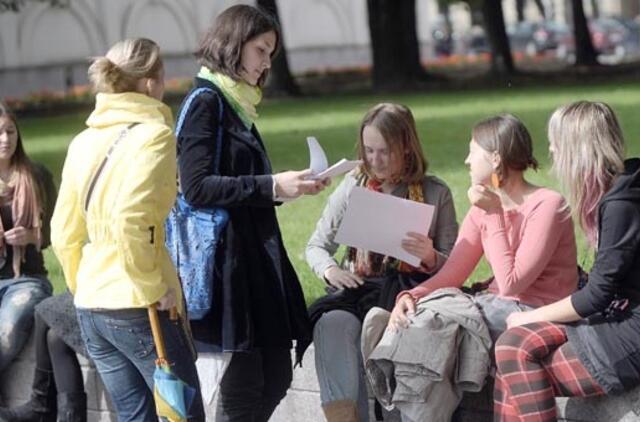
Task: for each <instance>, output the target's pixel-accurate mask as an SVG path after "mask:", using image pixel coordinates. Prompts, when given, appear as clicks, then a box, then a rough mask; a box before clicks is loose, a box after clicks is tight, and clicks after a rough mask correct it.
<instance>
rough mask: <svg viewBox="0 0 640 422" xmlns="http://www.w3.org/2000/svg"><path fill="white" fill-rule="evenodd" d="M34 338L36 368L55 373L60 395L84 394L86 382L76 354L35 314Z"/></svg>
mask: <svg viewBox="0 0 640 422" xmlns="http://www.w3.org/2000/svg"><path fill="white" fill-rule="evenodd" d="M33 337H34V341H35V348H36V368H38V369H42V370H45V371H53V373H54V379H55V383H56V389H57V391H58V392H59V393H69V394H77V393H84V382H83V379H82V372H81V370H80V364H79V363H78V358H77V357H76V352H74V351H73V349H72V348H70V347H69V346H67V345H66V344H65V342H64V341H62V339H61V338H60V337H58V336H57V335H55V333H54V332H53V331H51V330H49V326H48V325H47V323H46V322H45V321H44V320H43V319H42V318H41V317H40V315H38V313H37V312H36V313H35V318H34V330H33Z"/></svg>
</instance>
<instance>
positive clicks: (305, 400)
mask: <svg viewBox="0 0 640 422" xmlns="http://www.w3.org/2000/svg"><path fill="white" fill-rule="evenodd" d="M313 352H314V351H313V347H310V348H309V350H308V351H307V353H306V354H305V357H304V361H303V364H302V368H296V369H295V370H294V372H293V383H292V385H291V389H290V390H289V393H288V394H287V397H285V399H284V400H283V401H282V403H280V406H278V408H277V409H276V412H275V413H274V415H273V417H272V418H271V422H298V421H304V422H324V420H325V419H324V416H323V414H322V410H321V407H320V393H319V388H318V380H317V378H316V374H315V366H314V353H313ZM33 356H34V351H33V341H32V340H29V343H28V344H27V346H26V347H25V349H24V350H23V351H22V353H21V354H20V356H19V357H18V359H17V360H16V361H15V362H14V364H13V365H11V367H10V368H9V369H8V370H7V371H5V372H4V373H3V374H2V379H0V394H1V395H2V397H3V398H5V399H6V400H7V402H8V403H9V405H17V404H20V403H23V402H25V401H26V400H28V398H29V392H30V389H31V380H32V375H33V369H34V364H33ZM80 363H81V366H82V372H83V374H84V378H85V390H86V391H87V408H88V412H89V422H115V421H116V417H115V414H114V413H113V412H112V410H111V406H110V403H109V400H108V398H107V395H106V392H105V390H104V387H103V385H102V382H101V381H100V379H99V376H98V374H97V372H96V370H95V368H94V367H93V366H92V365H90V363H89V362H88V361H87V360H86V359H84V358H82V357H81V358H80ZM557 403H558V410H559V415H560V420H561V421H567V422H569V421H571V422H640V388H638V389H635V390H633V391H630V392H628V393H626V394H623V395H621V396H615V397H613V396H606V397H600V398H590V399H562V398H561V399H558V400H557ZM371 404H372V405H371V406H370V409H371V413H370V416H369V417H370V421H371V422H373V421H375V417H374V415H373V401H371ZM206 412H207V420H210V421H213V420H214V418H213V414H214V412H213V408H212V407H211V406H208V407H207V408H206ZM490 412H491V391H490V389H487V390H485V391H483V392H481V393H478V394H471V395H468V396H465V399H464V400H463V402H462V404H461V406H460V408H459V409H458V411H457V412H456V414H455V415H454V418H453V421H454V422H490V421H491V420H492V418H491V413H490ZM385 421H393V422H399V421H400V418H399V416H398V414H397V413H396V412H392V413H386V412H385Z"/></svg>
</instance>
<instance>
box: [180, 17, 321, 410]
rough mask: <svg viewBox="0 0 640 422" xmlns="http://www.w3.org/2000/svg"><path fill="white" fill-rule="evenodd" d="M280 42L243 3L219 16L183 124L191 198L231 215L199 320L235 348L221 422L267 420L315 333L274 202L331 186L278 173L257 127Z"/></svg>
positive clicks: (206, 336) (204, 331)
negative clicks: (296, 357)
mask: <svg viewBox="0 0 640 422" xmlns="http://www.w3.org/2000/svg"><path fill="white" fill-rule="evenodd" d="M279 44H280V32H279V29H278V25H277V23H276V21H275V20H274V19H273V17H271V16H270V15H267V14H266V13H264V12H263V11H261V10H259V9H256V8H254V7H251V6H246V5H238V6H233V7H230V8H228V9H226V10H225V11H224V12H222V14H220V16H218V18H217V19H216V21H215V23H214V25H213V26H212V27H211V28H210V30H209V31H208V33H207V34H206V36H205V37H204V39H203V40H202V42H201V44H200V47H199V49H198V51H197V57H198V58H199V62H200V64H201V65H202V67H201V69H200V73H199V74H198V77H197V78H196V81H195V88H194V90H193V91H192V92H191V93H190V94H189V97H188V98H189V100H188V101H186V102H185V104H184V105H183V110H182V111H181V121H180V122H179V126H180V128H181V129H180V133H179V136H178V164H179V174H180V187H181V189H182V192H183V194H184V197H185V199H186V200H187V202H189V203H190V204H191V205H193V206H196V207H205V208H212V207H222V208H224V209H226V210H227V211H228V213H229V221H228V223H227V225H226V228H225V230H224V232H223V235H222V239H221V242H220V243H219V244H218V249H217V251H216V254H217V256H216V259H215V268H214V273H215V277H216V280H218V281H219V283H216V285H214V299H213V301H214V303H213V306H212V307H211V310H210V312H209V313H208V314H206V315H205V316H204V317H203V318H202V319H201V320H197V321H192V329H193V334H194V337H195V339H196V340H199V341H201V342H204V343H206V344H208V345H209V350H211V349H213V350H215V351H217V352H233V355H232V357H231V361H230V363H229V366H228V368H227V370H226V372H225V374H224V376H223V377H222V380H221V382H220V397H219V401H218V409H217V417H216V420H218V421H267V420H268V419H269V416H270V415H271V414H272V413H273V411H274V410H275V408H276V406H277V405H278V403H279V402H280V400H281V399H282V398H283V397H284V396H285V394H286V391H287V389H288V388H289V384H290V383H291V377H292V368H291V355H290V349H291V346H292V340H294V339H295V340H301V339H307V338H309V337H310V324H309V318H308V316H307V310H306V306H305V302H304V297H303V294H302V289H301V288H300V284H299V282H298V278H297V276H296V273H295V271H294V269H293V266H292V265H291V262H290V261H289V258H288V257H287V252H286V251H285V248H284V245H283V242H282V236H281V234H280V228H279V226H278V221H277V219H276V212H275V205H276V204H277V202H276V201H277V199H280V198H281V199H293V198H297V197H299V196H300V195H303V194H315V193H317V192H319V191H320V190H321V189H322V188H323V187H324V183H323V182H321V181H312V180H307V179H306V178H307V176H309V175H310V173H309V171H287V172H283V173H277V174H273V172H272V168H271V163H270V161H269V158H268V157H267V152H266V150H265V147H264V144H263V142H262V138H261V137H260V134H259V133H258V130H257V128H256V125H255V123H256V121H257V118H258V114H257V112H256V106H257V105H258V103H259V102H260V99H261V96H262V94H261V87H262V85H263V84H264V82H265V80H266V78H267V75H268V71H269V68H270V67H271V59H272V58H273V56H274V55H275V54H276V52H277V50H278V46H279ZM203 88H204V89H203ZM221 107H222V110H221V109H220V108H221ZM183 114H184V120H183V119H182V115H183ZM220 115H221V116H222V118H221V119H220ZM220 131H221V132H220ZM218 133H221V144H222V146H221V151H220V157H218V158H219V163H220V166H219V172H217V173H215V172H214V163H215V161H216V138H217V135H218ZM201 376H202V377H206V376H207V374H201Z"/></svg>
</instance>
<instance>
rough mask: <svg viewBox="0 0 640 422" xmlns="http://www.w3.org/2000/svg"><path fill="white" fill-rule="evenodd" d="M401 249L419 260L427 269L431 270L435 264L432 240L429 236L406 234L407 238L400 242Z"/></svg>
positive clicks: (414, 233)
mask: <svg viewBox="0 0 640 422" xmlns="http://www.w3.org/2000/svg"><path fill="white" fill-rule="evenodd" d="M402 249H404V250H405V251H407V252H409V253H410V254H411V255H413V256H415V257H418V258H420V261H421V262H422V264H423V265H424V266H425V267H427V268H432V267H433V266H434V265H435V264H436V258H437V257H436V251H435V249H433V240H431V238H430V237H429V236H425V235H422V234H420V233H416V232H408V233H407V237H406V238H405V239H403V240H402Z"/></svg>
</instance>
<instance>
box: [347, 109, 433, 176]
mask: <svg viewBox="0 0 640 422" xmlns="http://www.w3.org/2000/svg"><path fill="white" fill-rule="evenodd" d="M365 126H372V127H374V128H376V129H377V130H378V131H379V132H380V134H381V135H382V137H383V138H384V140H385V142H386V143H387V147H388V148H389V152H392V153H394V154H395V156H396V157H397V159H398V160H400V163H399V164H400V168H401V169H402V170H401V174H397V175H393V178H394V179H396V180H397V181H398V182H404V183H417V182H420V181H422V178H423V177H424V174H425V172H426V171H427V166H428V164H427V160H426V159H425V158H424V154H423V152H422V146H421V145H420V139H419V138H418V132H417V131H416V122H415V120H414V118H413V114H411V110H409V109H408V108H407V107H405V106H403V105H400V104H393V103H380V104H378V105H376V106H374V107H373V108H371V109H370V110H369V111H368V112H367V114H366V115H365V116H364V118H363V119H362V124H361V125H360V139H359V140H358V158H360V159H361V160H362V163H363V164H362V170H363V171H364V172H365V173H366V174H367V176H369V177H371V178H374V175H373V172H371V169H370V168H369V164H368V163H367V159H366V154H365V149H364V141H363V139H362V133H363V131H364V128H365Z"/></svg>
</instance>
